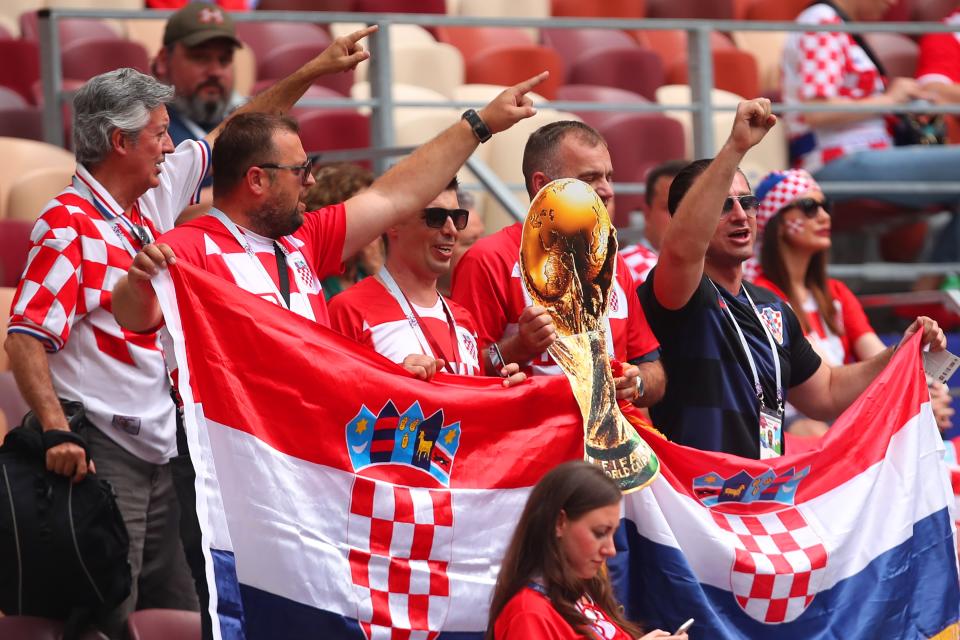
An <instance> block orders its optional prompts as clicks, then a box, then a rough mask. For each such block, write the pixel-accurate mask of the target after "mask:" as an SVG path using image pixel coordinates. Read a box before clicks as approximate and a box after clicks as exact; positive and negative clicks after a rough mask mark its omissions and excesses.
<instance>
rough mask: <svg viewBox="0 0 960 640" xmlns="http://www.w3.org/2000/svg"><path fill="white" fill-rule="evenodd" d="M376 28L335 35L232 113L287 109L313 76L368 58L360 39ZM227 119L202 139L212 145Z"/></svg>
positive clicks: (329, 72)
mask: <svg viewBox="0 0 960 640" xmlns="http://www.w3.org/2000/svg"><path fill="white" fill-rule="evenodd" d="M376 30H377V26H376V25H374V26H372V27H366V28H364V29H360V30H359V31H354V32H353V33H351V34H349V35H346V36H341V37H339V38H337V39H336V40H334V41H333V42H332V43H331V44H330V46H329V47H327V48H326V49H324V50H323V52H322V53H320V55H318V56H317V57H316V58H314V59H313V60H310V61H309V62H307V63H306V64H305V65H303V66H302V67H300V68H299V69H297V70H296V71H294V72H293V73H292V74H290V75H289V76H287V77H286V78H284V79H283V80H280V81H279V82H277V83H276V84H275V85H273V86H272V87H270V88H269V89H267V90H266V91H263V92H261V93H259V94H257V95H256V96H254V97H253V98H251V99H250V101H249V102H248V103H247V104H245V105H243V106H242V107H240V108H239V109H237V110H236V111H234V112H233V114H231V116H233V115H236V114H238V113H248V112H262V113H276V114H282V113H287V112H289V111H290V109H291V108H293V105H295V104H296V103H297V100H299V99H300V98H301V97H302V96H303V94H304V93H306V92H307V89H308V88H309V87H310V85H311V84H313V82H314V80H316V79H317V78H319V77H321V76H326V75H330V74H333V73H339V72H341V71H348V70H350V69H353V68H354V67H356V66H357V65H358V64H360V63H361V62H363V61H364V60H366V59H367V58H369V57H370V53H369V52H367V51H365V50H364V48H363V46H362V45H361V44H360V40H363V39H364V38H366V37H367V36H368V35H370V34H371V33H373V32H375V31H376ZM229 120H230V118H229V117H228V118H226V119H225V120H224V121H223V122H221V123H220V126H218V127H217V128H216V129H214V130H213V131H211V132H210V133H208V134H207V137H206V138H205V140H206V141H207V143H208V144H209V145H210V146H213V142H214V140H216V139H217V136H219V135H220V132H221V131H222V130H223V127H224V126H225V125H226V123H227V122H228V121H229Z"/></svg>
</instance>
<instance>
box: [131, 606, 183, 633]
mask: <svg viewBox="0 0 960 640" xmlns="http://www.w3.org/2000/svg"><path fill="white" fill-rule="evenodd" d="M200 635H201V633H200V614H199V613H197V612H195V611H178V610H176V609H141V610H139V611H134V612H133V613H131V614H130V617H128V618H127V637H129V638H130V640H169V639H170V638H176V639H177V640H200Z"/></svg>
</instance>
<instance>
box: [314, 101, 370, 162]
mask: <svg viewBox="0 0 960 640" xmlns="http://www.w3.org/2000/svg"><path fill="white" fill-rule="evenodd" d="M298 120H299V122H300V139H301V140H302V141H303V148H304V149H305V150H306V152H307V153H316V152H318V151H336V150H339V149H366V148H368V147H369V146H370V118H369V117H368V116H365V115H363V114H361V113H357V112H356V111H354V110H352V109H327V110H323V111H321V110H319V109H317V110H313V111H308V112H305V113H303V114H302V115H301V116H300V117H299V118H298Z"/></svg>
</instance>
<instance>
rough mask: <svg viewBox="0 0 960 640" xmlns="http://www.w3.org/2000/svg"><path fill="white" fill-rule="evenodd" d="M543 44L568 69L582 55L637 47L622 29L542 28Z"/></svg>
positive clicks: (568, 80)
mask: <svg viewBox="0 0 960 640" xmlns="http://www.w3.org/2000/svg"><path fill="white" fill-rule="evenodd" d="M542 36H543V44H545V45H547V46H549V47H553V48H554V49H556V51H557V53H559V54H560V57H561V58H563V63H564V65H566V67H567V72H568V74H567V75H568V77H567V82H570V78H569V71H570V69H571V68H572V67H573V65H574V64H575V63H576V62H577V60H579V59H580V58H582V57H583V56H585V55H587V54H589V53H593V52H594V51H602V50H604V49H620V48H624V47H634V48H639V45H638V44H637V42H636V40H634V39H633V38H631V37H630V36H628V35H627V34H626V33H624V32H623V31H611V30H610V29H544V30H543V32H542Z"/></svg>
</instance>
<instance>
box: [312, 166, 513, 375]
mask: <svg viewBox="0 0 960 640" xmlns="http://www.w3.org/2000/svg"><path fill="white" fill-rule="evenodd" d="M469 215H470V214H469V212H468V211H467V210H466V209H461V208H460V205H459V202H458V200H457V180H456V178H454V179H453V180H452V181H451V182H450V184H448V185H447V188H446V189H444V190H443V192H442V193H440V195H438V196H437V197H436V198H434V199H433V201H432V202H430V204H428V205H427V207H426V208H425V209H424V210H423V212H422V213H421V215H420V216H417V217H413V218H408V219H407V220H404V221H403V222H401V223H400V224H396V225H394V226H392V227H390V228H389V229H387V231H386V233H384V239H385V244H386V247H387V259H386V264H385V265H384V266H383V268H382V269H381V270H380V272H379V273H378V274H377V275H376V276H375V277H373V278H367V279H365V280H362V281H361V282H359V283H357V284H355V285H354V286H352V287H350V288H349V289H347V290H346V291H344V292H343V293H341V294H339V295H337V296H335V297H334V298H333V299H332V300H331V301H330V325H331V326H332V327H333V328H334V329H336V330H337V331H339V332H340V333H342V334H344V335H346V336H348V337H350V338H353V339H354V340H356V341H357V342H359V343H361V344H364V345H367V346H368V347H370V348H372V349H374V350H375V351H377V353H379V354H381V355H383V356H384V357H386V358H388V359H390V360H392V361H394V362H396V363H398V364H401V365H402V366H403V367H404V368H405V369H406V370H407V371H409V372H410V373H412V374H413V375H414V376H416V377H418V378H420V379H422V380H429V379H430V378H432V377H433V375H434V373H436V372H437V371H441V370H443V371H446V372H448V373H455V374H460V375H480V374H481V373H482V370H483V368H484V367H483V360H484V359H483V358H482V357H480V353H479V350H478V349H477V331H476V329H475V327H474V321H473V317H472V316H471V315H470V312H468V311H467V310H466V309H464V308H463V307H462V306H460V305H459V304H457V303H456V302H454V301H453V300H448V299H446V298H445V297H444V296H442V295H441V294H440V293H439V292H438V291H437V280H438V278H439V277H440V276H442V275H444V274H445V273H448V272H449V271H450V263H451V260H452V258H453V250H454V247H455V245H456V242H457V238H458V235H459V233H460V232H461V231H463V230H464V229H466V228H467V221H468V219H469ZM519 370H520V368H519V367H518V366H517V365H516V364H511V365H508V366H507V367H502V368H500V367H498V368H497V370H496V371H491V373H493V374H494V375H503V376H510V377H507V379H506V380H504V384H505V385H506V386H509V385H510V384H513V383H516V382H520V381H522V380H523V379H524V378H525V376H524V375H523V374H522V373H518V372H519Z"/></svg>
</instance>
